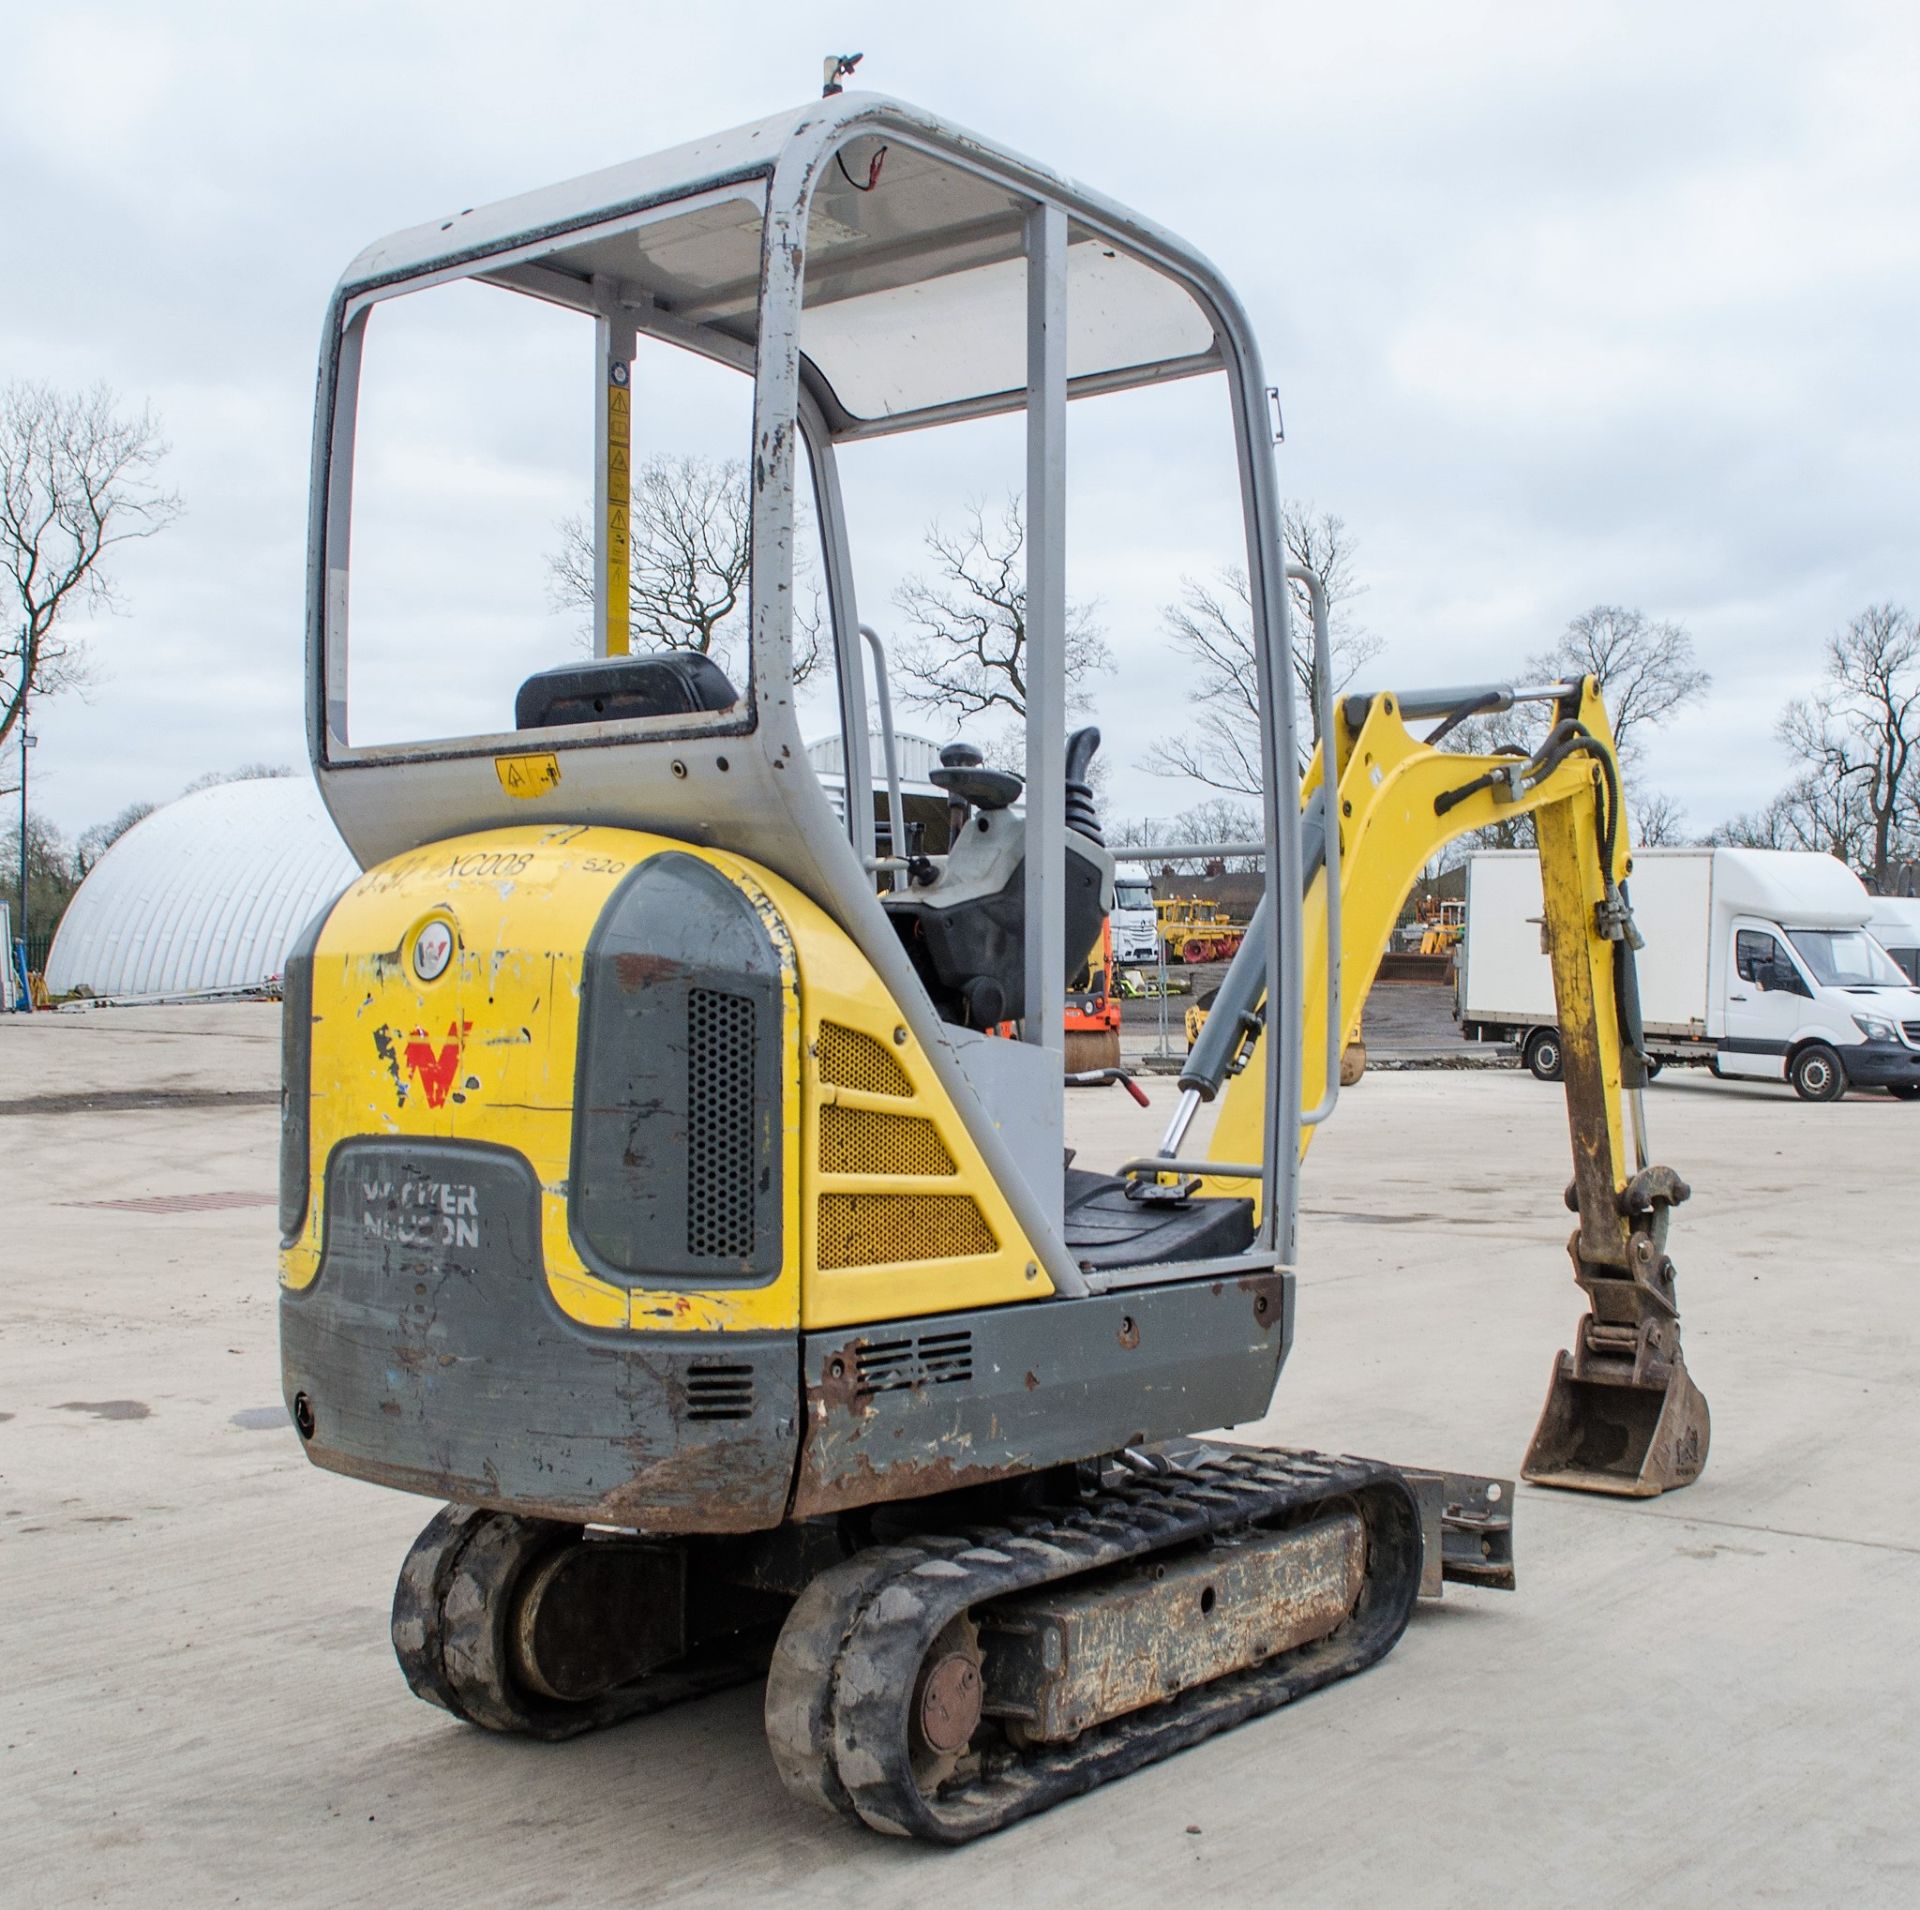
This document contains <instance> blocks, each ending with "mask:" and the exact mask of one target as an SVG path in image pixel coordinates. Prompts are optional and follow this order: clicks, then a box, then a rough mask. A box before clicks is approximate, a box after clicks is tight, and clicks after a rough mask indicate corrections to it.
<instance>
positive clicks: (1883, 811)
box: [1776, 603, 1920, 890]
mask: <svg viewBox="0 0 1920 1910" xmlns="http://www.w3.org/2000/svg"><path fill="white" fill-rule="evenodd" d="M1776 734H1777V735H1778V736H1779V738H1780V740H1781V741H1782V742H1783V743H1785V744H1786V745H1787V747H1788V748H1789V749H1791V750H1792V751H1793V753H1794V754H1795V755H1796V756H1798V757H1799V758H1800V760H1801V761H1802V762H1803V763H1805V764H1806V765H1807V771H1808V775H1809V777H1810V778H1812V779H1813V780H1814V781H1815V782H1817V783H1819V784H1822V785H1826V786H1827V787H1828V788H1829V789H1831V790H1837V789H1839V788H1841V787H1844V788H1846V789H1848V790H1849V791H1850V792H1851V794H1852V796H1853V797H1854V799H1855V800H1856V801H1857V803H1858V805H1859V810H1860V811H1861V812H1862V814H1863V817H1864V823H1865V829H1864V834H1865V838H1866V840H1865V844H1864V851H1865V852H1864V854H1863V855H1862V856H1861V857H1860V859H1859V861H1858V864H1857V866H1859V867H1860V868H1861V869H1862V872H1863V873H1864V874H1866V876H1867V879H1868V881H1869V882H1870V883H1871V884H1872V886H1873V887H1874V888H1875V889H1879V890H1884V889H1885V887H1886V884H1887V881H1888V878H1889V875H1890V874H1891V872H1892V869H1893V866H1894V863H1895V861H1896V860H1897V859H1898V857H1899V855H1900V853H1901V851H1902V850H1903V849H1904V848H1905V847H1906V846H1907V845H1906V844H1905V843H1904V842H1903V840H1902V831H1903V827H1905V826H1908V823H1909V818H1910V817H1911V816H1914V815H1916V814H1920V808H1917V807H1916V805H1920V790H1917V788H1916V786H1917V785H1920V623H1916V621H1915V620H1914V619H1913V618H1912V617H1909V616H1908V615H1907V613H1906V612H1905V611H1904V610H1903V609H1901V608H1900V606H1899V605H1898V604H1890V603H1886V604H1872V605H1869V606H1868V608H1867V609H1865V610H1863V611H1862V612H1861V613H1860V614H1859V616H1857V617H1855V618H1854V620H1853V621H1852V622H1851V623H1850V624H1848V625H1847V627H1846V629H1844V630H1843V631H1841V632H1840V633H1839V634H1838V635H1837V636H1833V637H1830V638H1829V639H1828V640H1827V652H1826V680H1825V682H1823V683H1822V684H1821V686H1820V687H1819V689H1817V690H1815V691H1814V692H1813V694H1812V695H1811V696H1806V697H1797V698H1795V700H1794V701H1793V702H1791V703H1789V704H1788V705H1787V707H1786V708H1785V710H1783V711H1782V712H1781V715H1780V723H1779V727H1778V730H1777V732H1776Z"/></svg>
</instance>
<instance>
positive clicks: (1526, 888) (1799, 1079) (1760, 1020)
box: [1455, 849, 1920, 1101]
mask: <svg viewBox="0 0 1920 1910" xmlns="http://www.w3.org/2000/svg"><path fill="white" fill-rule="evenodd" d="M1627 892H1628V896H1629V899H1630V900H1631V902H1632V904H1633V913H1634V919H1635V922H1636V924H1637V925H1638V927H1639V930H1640V933H1641V935H1642V936H1643V937H1644V938H1645V940H1646V946H1645V948H1643V949H1642V950H1641V951H1640V956H1639V961H1638V972H1639V978H1640V1002H1641V1014H1642V1019H1643V1021H1644V1024H1645V1027H1646V1035H1647V1052H1648V1054H1649V1055H1650V1056H1651V1057H1652V1058H1653V1059H1654V1061H1655V1062H1657V1063H1664V1062H1692V1063H1704V1064H1705V1065H1706V1066H1707V1067H1708V1068H1710V1069H1711V1070H1712V1071H1713V1073H1715V1074H1716V1075H1721V1076H1738V1077H1742V1078H1746V1079H1751V1080H1759V1081H1788V1082H1791V1083H1792V1085H1793V1089H1794V1092H1795V1093H1796V1094H1798V1095H1799V1096H1800V1098H1801V1099H1802V1100H1805V1101H1832V1100H1837V1099H1838V1098H1839V1097H1840V1096H1841V1095H1842V1094H1844V1093H1845V1092H1846V1091H1847V1089H1848V1088H1849V1087H1855V1088H1868V1087H1883V1088H1885V1089H1886V1090H1887V1091H1888V1092H1889V1093H1890V1094H1893V1095H1896V1096H1898V1097H1899V1098H1900V1099H1902V1100H1916V1099H1920V989H1916V988H1915V987H1914V985H1913V983H1912V981H1911V980H1910V979H1909V977H1908V976H1907V975H1906V974H1904V973H1903V972H1902V971H1901V970H1900V969H1899V968H1898V967H1896V966H1895V965H1894V962H1893V960H1892V958H1891V957H1890V956H1889V955H1888V954H1887V952H1886V951H1885V949H1883V948H1882V947H1881V945H1880V944H1879V942H1877V941H1876V940H1875V939H1874V937H1873V936H1872V935H1871V934H1869V933H1868V930H1867V924H1868V922H1869V920H1870V919H1871V918H1872V916H1873V913H1874V909H1875V906H1876V898H1875V897H1872V896H1870V895H1868V893H1867V891H1866V889H1865V887H1864V886H1863V885H1862V884H1861V882H1860V879H1859V878H1858V877H1857V876H1856V875H1855V874H1854V873H1853V871H1852V870H1851V869H1849V868H1848V867H1847V866H1846V865H1845V864H1844V863H1842V862H1837V861H1835V860H1834V858H1833V857H1832V856H1824V855H1807V854H1802V853H1799V852H1797V851H1791V850H1783V849H1642V850H1640V851H1638V852H1637V853H1636V854H1635V856H1634V858H1633V873H1632V876H1631V878H1630V879H1629V881H1628V884H1627ZM1881 906H1884V904H1881ZM1542 914H1543V909H1542V904H1541V899H1540V865H1539V862H1538V860H1537V859H1536V858H1535V856H1534V855H1533V854H1532V853H1531V852H1530V851H1529V852H1523V851H1518V850H1492V851H1488V852H1486V853H1483V854H1479V855H1475V856H1473V857H1471V858H1470V859H1469V861H1468V864H1467V927H1466V935H1465V938H1464V939H1463V941H1462V943H1461V947H1460V958H1459V1002H1458V1006H1457V1008H1456V1011H1455V1012H1456V1013H1457V1015H1458V1017H1459V1020H1460V1025H1461V1032H1462V1033H1463V1034H1464V1035H1465V1036H1466V1037H1467V1039H1468V1040H1470V1041H1472V1040H1482V1041H1485V1040H1493V1041H1513V1042H1517V1043H1519V1044H1520V1048H1521V1052H1522V1054H1523V1055H1524V1056H1525V1057H1526V1061H1527V1065H1528V1066H1529V1067H1530V1068H1531V1069H1532V1070H1533V1072H1534V1073H1535V1074H1536V1075H1538V1076H1539V1077H1540V1078H1541V1079H1542V1080H1554V1079H1557V1078H1558V1076H1559V1074H1560V1034H1559V1030H1558V1028H1557V1027H1556V1026H1555V1025H1554V1018H1555V1009H1554V1001H1553V973H1552V969H1551V966H1550V964H1549V962H1548V960H1547V956H1546V953H1545V951H1544V948H1543V938H1542V932H1541V928H1540V923H1541V919H1542Z"/></svg>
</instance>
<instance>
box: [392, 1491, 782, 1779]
mask: <svg viewBox="0 0 1920 1910" xmlns="http://www.w3.org/2000/svg"><path fill="white" fill-rule="evenodd" d="M555 1542H556V1541H555V1537H554V1536H553V1535H551V1534H550V1533H549V1532H547V1531H543V1530H542V1528H541V1526H540V1523H539V1522H538V1521H529V1520H524V1519H519V1518H516V1517H514V1516H513V1515H512V1514H511V1513H504V1512H488V1511H482V1510H479V1509H478V1508H475V1507H472V1506H447V1507H445V1508H443V1509H442V1510H441V1511H440V1512H438V1513H436V1514H435V1515H434V1517H433V1518H432V1519H431V1520H430V1521H429V1522H428V1524H427V1527H426V1529H425V1530H424V1531H423V1532H422V1533H421V1534H420V1536H419V1537H418V1538H417V1539H416V1540H415V1541H414V1543H413V1547H412V1549H411V1550H410V1551H409V1552H408V1554H407V1558H406V1563H405V1564H404V1565H403V1566H402V1567H401V1570H400V1579H399V1583H398V1584H397V1585H396V1586H395V1587H394V1599H393V1618H392V1633H393V1647H394V1655H395V1657H397V1658H398V1659H399V1661H400V1669H401V1671H402V1673H403V1674H404V1675H405V1677H406V1680H407V1683H408V1685H409V1686H410V1687H411V1688H412V1689H413V1691H414V1693H415V1695H416V1696H418V1697H421V1698H424V1699H426V1700H427V1702H428V1703H430V1704H437V1705H439V1706H441V1707H442V1708H443V1709H444V1710H447V1711H450V1712H452V1713H453V1715H454V1716H455V1717H456V1718H459V1719H460V1720H462V1722H464V1723H467V1724H474V1725H478V1726H480V1728H481V1729H482V1730H487V1731H500V1732H511V1733H514V1734H516V1735H520V1736H525V1737H534V1738H545V1739H548V1740H549V1741H555V1740H559V1739H564V1738H571V1737H578V1736H579V1735H580V1734H581V1733H583V1732H586V1731H597V1730H601V1729H604V1728H605V1727H606V1726H608V1725H610V1724H619V1723H622V1722H624V1721H625V1720H626V1719H628V1718H637V1717H645V1716H647V1715H648V1714H650V1713H652V1712H655V1711H664V1710H666V1709H667V1708H668V1707H669V1706H670V1705H676V1704H684V1703H685V1702H686V1701H687V1700H688V1699H690V1698H698V1697H702V1696H704V1695H705V1694H706V1693H708V1692H710V1691H721V1690H725V1689H726V1688H727V1687H728V1686H730V1685H737V1684H745V1683H747V1682H748V1681H749V1680H751V1679H753V1678H757V1677H759V1676H760V1674H761V1672H762V1671H763V1670H764V1669H765V1667H766V1662H767V1647H768V1643H770V1640H767V1639H764V1638H762V1637H759V1636H755V1635H751V1634H742V1635H740V1636H739V1637H735V1638H728V1639H724V1640H716V1641H715V1642H714V1643H712V1644H710V1645H706V1646H702V1647H698V1648H696V1649H695V1650H694V1651H692V1652H690V1653H689V1654H688V1655H687V1656H686V1657H684V1658H681V1659H678V1660H676V1661H675V1662H674V1663H672V1664H669V1665H662V1666H661V1667H659V1668H658V1669H657V1670H655V1671H652V1672H649V1673H648V1674H647V1675H646V1676H645V1677H643V1678H637V1679H635V1680H634V1682H633V1683H632V1684H627V1685H621V1686H619V1687H617V1688H616V1689H614V1690H612V1691H607V1692H602V1693H601V1694H600V1695H599V1696H598V1697H595V1698H590V1699H586V1700H583V1701H582V1702H580V1703H577V1704H565V1703H560V1702H558V1701H556V1700H554V1699H551V1698H546V1697H542V1696H540V1695H539V1694H538V1693H535V1692H531V1691H526V1690H523V1689H522V1688H521V1687H520V1685H519V1683H518V1681H517V1680H516V1679H515V1678H514V1676H513V1673H512V1671H511V1668H510V1667H509V1666H508V1664H507V1663H506V1661H505V1651H504V1645H505V1614H504V1606H503V1604H502V1600H503V1599H504V1598H509V1597H510V1596H511V1594H512V1590H513V1586H514V1584H515V1583H516V1582H517V1581H518V1579H519V1577H520V1575H521V1571H522V1570H523V1569H524V1566H525V1564H526V1562H527V1561H526V1559H524V1558H522V1557H521V1556H520V1554H521V1553H522V1552H526V1553H528V1554H529V1556H531V1554H532V1553H535V1552H544V1551H549V1550H551V1549H552V1547H553V1545H554V1543H555ZM558 1542H559V1543H562V1544H564V1543H566V1541H565V1540H564V1539H561V1540H559V1541H558Z"/></svg>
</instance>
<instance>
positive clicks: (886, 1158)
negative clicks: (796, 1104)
mask: <svg viewBox="0 0 1920 1910" xmlns="http://www.w3.org/2000/svg"><path fill="white" fill-rule="evenodd" d="M882 1058H883V1059H888V1058H890V1057H884V1056H883V1057H882ZM820 1171H821V1172H822V1173H823V1174H953V1173H957V1172H958V1171H959V1170H958V1169H957V1168H956V1167H955V1166H954V1164H953V1156H952V1155H951V1154H949V1153H948V1152H947V1144H946V1142H944V1141H943V1140H942V1139H941V1138H940V1130H939V1129H938V1128H936V1127H935V1126H934V1124H933V1123H932V1122H931V1121H923V1120H921V1119H920V1117H919V1116H918V1115H913V1114H877V1113H874V1112H873V1111H871V1110H870V1109H867V1108H849V1107H842V1106H840V1104H839V1103H838V1102H834V1101H829V1102H828V1103H827V1104H826V1106H825V1107H823V1108H822V1109H821V1110H820Z"/></svg>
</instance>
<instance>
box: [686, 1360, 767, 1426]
mask: <svg viewBox="0 0 1920 1910" xmlns="http://www.w3.org/2000/svg"><path fill="white" fill-rule="evenodd" d="M687 1417H688V1418H689V1419H751V1418H752V1417H753V1368H752V1367H751V1366H728V1365H724V1364H723V1363H721V1362H720V1361H718V1360H714V1361H709V1362H706V1363H704V1364H702V1365H698V1366H694V1367H690V1368H689V1369H688V1372H687Z"/></svg>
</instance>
